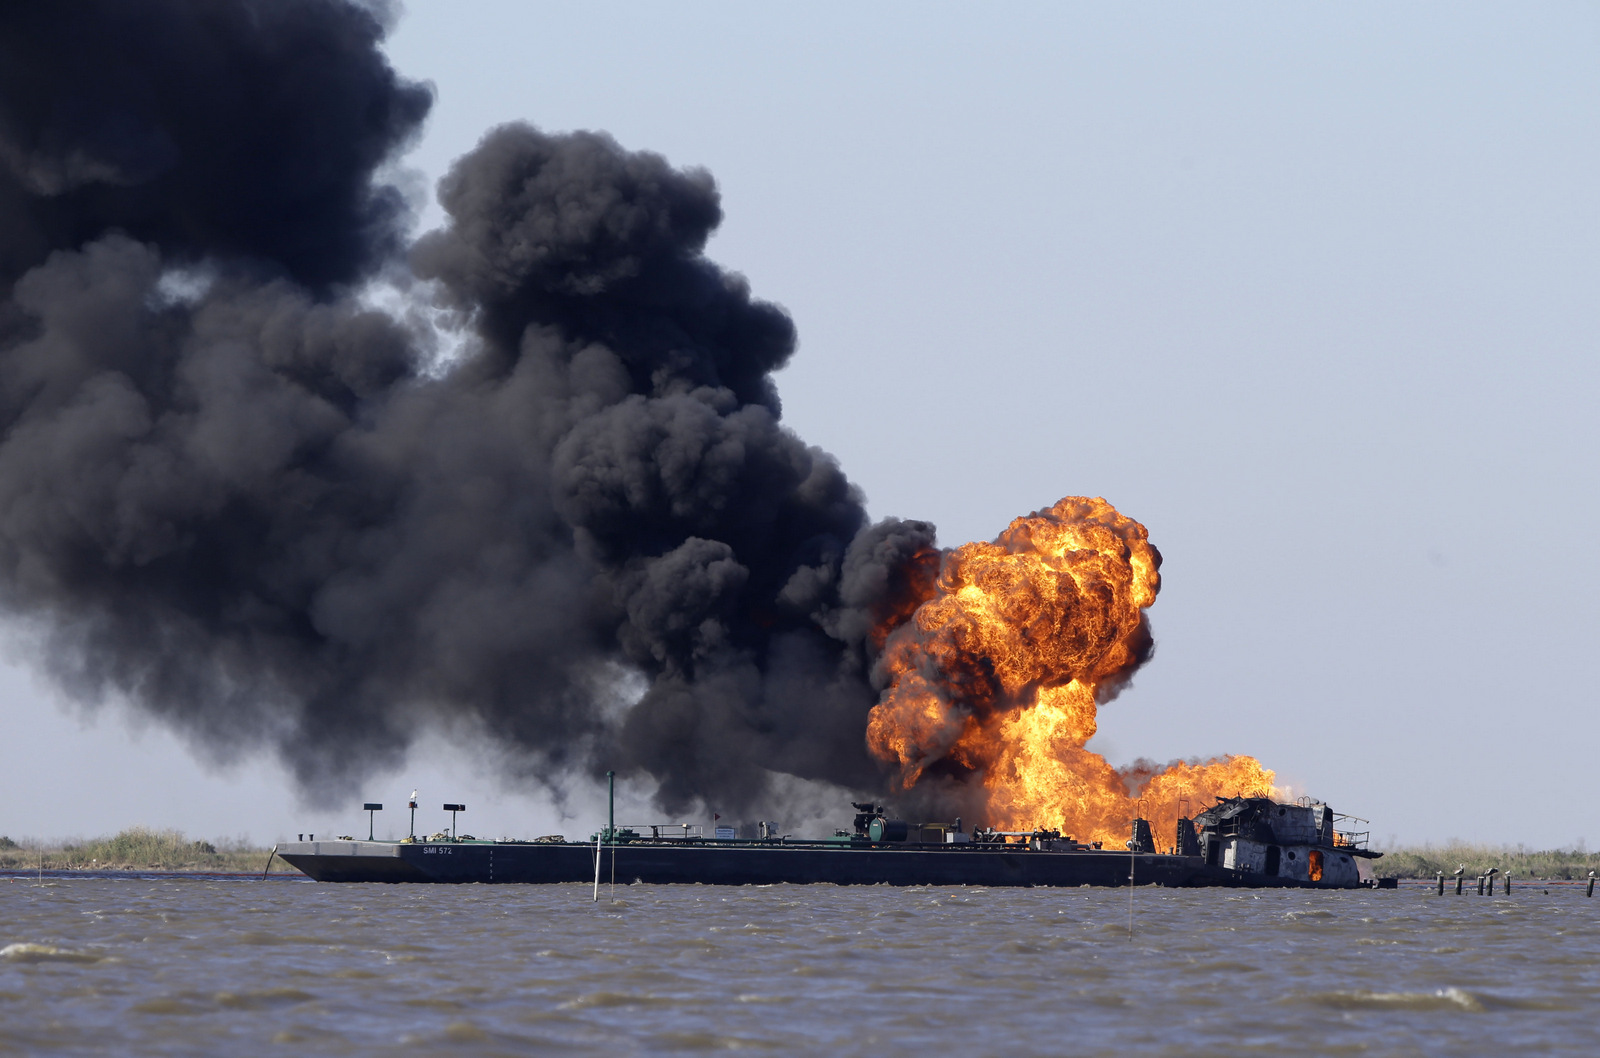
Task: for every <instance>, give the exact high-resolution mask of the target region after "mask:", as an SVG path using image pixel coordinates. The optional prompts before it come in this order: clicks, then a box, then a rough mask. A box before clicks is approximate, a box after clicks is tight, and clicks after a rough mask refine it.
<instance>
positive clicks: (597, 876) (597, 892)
mask: <svg viewBox="0 0 1600 1058" xmlns="http://www.w3.org/2000/svg"><path fill="white" fill-rule="evenodd" d="M594 902H595V903H597V904H598V903H599V902H600V835H599V834H596V835H595V836H594Z"/></svg>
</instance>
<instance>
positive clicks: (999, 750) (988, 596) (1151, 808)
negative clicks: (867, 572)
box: [867, 496, 1274, 845]
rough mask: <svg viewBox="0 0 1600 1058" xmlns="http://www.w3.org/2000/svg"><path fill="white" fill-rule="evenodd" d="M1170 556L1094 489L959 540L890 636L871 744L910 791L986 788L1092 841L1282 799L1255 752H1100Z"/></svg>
mask: <svg viewBox="0 0 1600 1058" xmlns="http://www.w3.org/2000/svg"><path fill="white" fill-rule="evenodd" d="M1160 565H1161V556H1160V553H1159V552H1158V551H1156V549H1155V548H1154V547H1152V546H1151V545H1150V542H1149V538H1148V534H1147V533H1146V531H1145V528H1144V526H1142V525H1140V524H1139V523H1138V522H1136V521H1134V520H1133V519H1131V518H1128V517H1125V516H1124V515H1122V514H1120V513H1118V511H1117V510H1116V509H1115V508H1114V507H1112V506H1111V505H1110V504H1109V503H1107V502H1106V501H1105V500H1103V499H1088V498H1085V497H1081V496H1069V497H1067V498H1066V499H1063V500H1062V501H1060V502H1059V503H1057V504H1056V505H1055V506H1054V507H1051V508H1050V509H1048V510H1044V511H1037V512H1035V513H1033V514H1031V515H1027V516H1025V517H1022V518H1018V519H1016V520H1015V521H1013V522H1012V523H1011V525H1010V526H1009V527H1007V528H1006V530H1005V532H1003V533H1001V534H1000V535H999V536H998V537H997V538H996V539H995V540H994V542H993V543H971V544H966V545H964V546H962V547H959V548H957V549H955V550H954V551H951V552H949V553H948V554H947V555H946V556H945V557H944V561H943V563H942V565H941V567H940V569H939V574H938V578H937V580H936V581H935V582H934V583H933V584H932V586H931V587H930V588H929V589H928V590H927V596H928V597H927V598H926V599H925V600H924V601H922V603H921V604H920V605H919V606H917V608H916V609H915V611H914V612H912V613H911V615H910V617H909V619H906V620H904V621H902V622H900V623H898V626H897V627H893V628H892V631H890V632H889V633H888V635H887V637H886V639H885V640H884V652H883V655H882V658H881V659H880V662H879V665H880V667H881V671H882V672H883V674H884V675H885V676H886V677H887V679H888V684H889V685H888V688H887V690H886V691H885V692H884V694H883V696H882V698H881V700H880V701H879V702H878V704H877V705H876V706H874V707H873V709H872V713H871V715H870V717H869V720H868V727H867V741H868V745H869V747H870V748H871V749H872V751H873V753H874V754H875V755H876V756H878V757H879V758H880V759H881V760H883V761H885V762H887V763H888V764H890V765H891V766H893V767H895V768H897V769H898V783H899V785H900V787H901V788H902V789H910V788H912V787H914V786H916V785H917V784H918V783H919V782H922V781H925V780H927V779H928V778H929V777H930V776H931V775H938V776H941V777H951V778H954V779H955V780H956V781H958V782H961V783H963V784H966V785H968V786H976V787H978V788H980V789H981V791H982V793H983V795H984V800H985V803H986V807H987V812H988V817H989V818H988V819H987V820H986V822H987V823H988V825H990V826H993V827H997V828H999V829H1002V830H1033V829H1036V828H1051V829H1055V828H1060V829H1061V831H1062V832H1063V833H1065V834H1070V835H1072V836H1074V837H1076V838H1077V839H1078V840H1080V841H1103V842H1106V843H1108V844H1113V845H1120V844H1121V842H1122V841H1123V840H1125V839H1126V836H1127V834H1128V828H1129V824H1130V823H1131V821H1132V820H1133V818H1134V817H1135V816H1142V817H1143V818H1146V819H1149V820H1150V821H1151V825H1152V827H1153V828H1154V832H1155V834H1156V835H1157V841H1158V843H1163V844H1165V843H1170V840H1171V838H1170V837H1169V836H1170V835H1172V834H1174V833H1175V830H1176V823H1177V818H1178V816H1179V815H1180V814H1188V815H1191V816H1192V815H1194V814H1195V813H1196V812H1198V811H1200V810H1201V809H1202V808H1204V807H1205V806H1206V805H1207V804H1208V803H1209V802H1210V800H1211V799H1212V798H1215V797H1218V796H1233V795H1241V794H1242V795H1245V796H1270V795H1271V794H1272V793H1273V778H1274V776H1273V773H1272V772H1271V771H1268V770H1266V769H1264V768H1262V767H1261V764H1260V762H1259V761H1257V760H1255V759H1254V758H1253V757H1243V756H1240V757H1223V758H1219V759H1216V760H1211V761H1195V762H1182V761H1180V762H1177V763H1174V764H1171V765H1168V766H1166V767H1164V768H1156V767H1152V766H1149V765H1144V764H1139V765H1134V766H1132V767H1129V768H1125V769H1122V770H1118V769H1116V768H1113V767H1112V766H1111V765H1110V764H1109V763H1107V761H1106V760H1105V758H1103V757H1101V756H1100V755H1099V754H1097V753H1094V752H1092V751H1090V750H1088V749H1086V748H1084V747H1085V744H1086V743H1087V742H1088V741H1089V739H1091V738H1092V737H1094V733H1095V730H1096V727H1097V723H1096V709H1097V700H1101V701H1103V700H1105V699H1107V698H1109V697H1110V696H1111V695H1114V694H1115V693H1116V691H1117V690H1119V689H1120V688H1121V686H1122V685H1123V684H1124V683H1125V682H1126V681H1127V679H1128V677H1129V676H1131V674H1132V673H1133V670H1134V669H1136V668H1138V667H1139V665H1140V664H1142V663H1143V661H1144V660H1145V658H1146V657H1148V656H1149V652H1150V647H1151V643H1152V640H1151V638H1150V631H1149V625H1148V622H1147V621H1146V619H1145V614H1144V611H1145V609H1146V608H1147V607H1149V606H1150V604H1151V603H1153V602H1155V598H1156V593H1157V592H1158V591H1159V590H1160V588H1161V576H1160V573H1159V572H1158V569H1159V567H1160ZM1185 800H1187V802H1188V805H1187V806H1184V805H1183V802H1184V801H1185ZM1185 807H1187V811H1184V808H1185Z"/></svg>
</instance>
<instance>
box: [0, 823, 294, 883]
mask: <svg viewBox="0 0 1600 1058" xmlns="http://www.w3.org/2000/svg"><path fill="white" fill-rule="evenodd" d="M269 851H270V849H268V848H260V847H257V846H254V845H251V844H249V843H247V842H244V841H237V840H236V841H223V842H218V843H212V842H209V841H191V840H190V839H189V838H187V837H185V836H184V835H183V834H181V833H180V832H178V831H176V830H152V829H149V828H147V827H130V828H129V829H127V830H124V831H122V832H121V833H119V834H114V835H112V836H111V837H105V838H95V839H93V840H90V841H60V842H42V843H41V842H35V841H15V840H13V839H11V838H9V837H0V870H9V871H17V870H28V869H30V868H37V867H43V868H44V869H45V870H47V871H48V870H56V871H59V870H119V869H128V870H161V871H223V872H249V871H260V870H261V869H262V867H263V866H264V865H265V864H266V862H267V855H268V853H269ZM272 870H273V872H274V873H278V872H293V870H294V868H292V867H290V866H289V865H288V864H286V863H284V862H283V861H282V860H279V859H277V858H274V859H273V862H272Z"/></svg>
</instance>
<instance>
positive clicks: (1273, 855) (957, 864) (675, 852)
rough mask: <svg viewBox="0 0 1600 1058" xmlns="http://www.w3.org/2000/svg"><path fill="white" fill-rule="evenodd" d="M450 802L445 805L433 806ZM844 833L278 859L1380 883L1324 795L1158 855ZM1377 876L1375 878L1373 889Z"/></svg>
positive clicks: (641, 830)
mask: <svg viewBox="0 0 1600 1058" xmlns="http://www.w3.org/2000/svg"><path fill="white" fill-rule="evenodd" d="M451 807H455V808H458V809H459V807H460V806H446V808H447V809H449V808H451ZM854 808H855V809H856V814H855V819H854V826H853V829H851V830H840V831H836V832H835V833H834V834H833V836H832V837H827V838H820V839H797V838H795V837H793V836H790V835H786V834H781V833H780V832H779V828H778V827H777V825H776V824H772V823H766V822H763V823H760V824H758V825H757V827H756V828H755V830H756V834H755V836H754V837H749V838H740V837H737V836H736V831H735V830H734V829H733V828H731V827H718V828H716V829H715V830H714V832H713V836H711V837H709V838H707V837H706V836H705V835H704V833H703V830H702V828H701V827H699V826H695V825H693V824H683V823H675V824H660V823H658V824H646V825H635V826H622V827H619V826H616V825H615V824H614V823H613V824H608V825H607V826H606V827H605V828H604V829H602V830H601V831H599V832H598V833H596V834H594V835H592V836H591V837H590V839H589V840H588V841H568V840H566V838H565V837H563V836H561V835H550V836H548V837H543V838H537V839H534V840H532V841H515V840H511V839H501V840H499V841H484V840H479V839H476V838H471V837H461V838H457V837H455V836H453V835H451V834H445V833H438V834H434V835H433V836H432V837H429V838H426V839H421V840H418V839H414V838H406V839H403V840H401V841H374V840H371V839H370V838H369V839H368V840H365V841H361V840H356V839H354V838H340V839H339V840H336V841H297V842H292V843H288V844H285V845H282V846H280V848H279V850H278V855H280V856H282V857H283V858H284V859H285V860H287V861H288V862H289V863H290V864H291V865H293V866H294V867H296V868H298V869H299V870H301V871H303V872H305V873H306V874H307V875H309V876H310V877H312V878H314V879H316V880H317V881H319V882H491V883H500V882H547V883H548V882H589V881H592V880H597V879H600V878H602V877H609V878H614V879H615V880H617V881H622V882H644V883H651V884H672V883H686V884H694V883H698V884H705V885H770V884H774V883H796V884H806V883H816V882H827V883H832V884H835V885H878V884H889V885H980V886H1078V885H1099V886H1123V885H1164V886H1176V887H1189V886H1224V887H1232V888H1262V887H1292V888H1302V889H1357V888H1372V887H1378V888H1388V887H1391V885H1392V882H1393V879H1382V880H1374V879H1373V877H1372V874H1371V871H1370V869H1369V864H1370V861H1372V860H1374V859H1376V858H1378V857H1379V856H1381V855H1383V854H1382V853H1381V852H1374V851H1372V850H1371V849H1369V848H1368V847H1367V839H1368V833H1365V832H1363V833H1357V832H1353V831H1350V830H1338V829H1336V824H1337V823H1338V822H1339V821H1341V820H1350V821H1354V822H1356V823H1360V822H1364V821H1362V820H1355V819H1354V817H1344V816H1336V815H1335V814H1334V813H1333V810H1332V809H1331V808H1329V807H1328V806H1327V805H1325V804H1320V803H1317V802H1311V801H1301V802H1296V803H1294V804H1281V803H1279V802H1276V801H1273V800H1271V799H1270V798H1265V797H1233V798H1226V799H1222V800H1219V801H1218V802H1217V803H1216V804H1214V805H1213V806H1211V807H1210V808H1208V809H1206V810H1205V811H1203V812H1201V813H1199V814H1198V815H1197V816H1195V817H1194V818H1193V819H1188V818H1180V819H1179V820H1178V823H1177V833H1176V834H1175V835H1174V844H1173V846H1172V848H1171V851H1169V852H1160V851H1158V850H1157V849H1156V846H1155V842H1154V838H1153V835H1152V833H1151V827H1150V823H1149V821H1148V820H1144V819H1136V820H1134V821H1133V825H1132V837H1131V838H1130V840H1129V841H1128V842H1127V843H1126V848H1124V849H1120V850H1119V849H1108V848H1102V847H1100V845H1099V844H1098V843H1096V844H1085V843H1082V842H1078V841H1074V840H1073V839H1072V838H1071V837H1064V836H1063V835H1062V834H1061V833H1060V832H1059V831H1053V830H1034V831H998V830H992V829H985V828H975V829H973V830H972V831H971V832H967V831H965V830H963V829H962V826H961V821H960V820H959V819H958V820H955V821H954V822H953V823H909V822H906V821H905V820H899V819H890V818H888V816H887V815H886V814H885V812H884V809H883V808H882V807H881V806H879V805H874V804H871V803H867V802H862V803H858V804H855V805H854ZM1386 883H1389V884H1386Z"/></svg>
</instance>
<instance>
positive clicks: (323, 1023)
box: [0, 877, 1600, 1056]
mask: <svg viewBox="0 0 1600 1058" xmlns="http://www.w3.org/2000/svg"><path fill="white" fill-rule="evenodd" d="M1128 897H1129V894H1128V891H1127V890H1106V889H1071V890H1042V889H1034V890H1017V889H1009V890H1008V889H928V888H913V889H891V888H888V887H882V886H880V887H873V888H836V887H833V886H821V885H819V886H770V887H763V888H719V887H709V886H706V887H703V886H677V887H673V886H645V885H635V886H619V887H618V888H617V889H616V898H615V902H613V901H612V900H611V899H610V897H609V896H608V894H607V891H606V890H605V889H604V888H602V890H601V901H600V903H599V904H594V903H591V902H590V892H589V890H588V888H586V887H583V886H570V885H561V886H509V885H508V886H476V885H473V886H384V885H318V884H316V883H312V882H298V881H268V882H257V881H244V880H216V879H211V880H203V879H184V878H61V879H51V878H49V877H46V878H45V879H44V880H43V884H42V885H41V884H39V882H38V880H37V879H34V878H3V879H0V1054H3V1053H16V1054H41V1053H43V1054H48V1053H68V1054H150V1055H157V1054H174V1055H180V1054H181V1055H229V1054H249V1055H258V1054H286V1055H288V1054H315V1055H321V1054H339V1055H344V1054H386V1055H387V1054H474V1055H475V1054H537V1053H604V1054H608V1055H614V1054H644V1053H657V1052H663V1051H669V1052H670V1051H676V1052H695V1051H717V1050H729V1049H752V1050H768V1051H773V1052H779V1053H813V1054H824V1053H833V1054H846V1055H873V1056H880V1055H901V1054H907V1055H918V1054H920V1055H927V1054H956V1053H961V1054H985V1055H988V1054H1000V1055H1009V1054H1074V1055H1080V1054H1085V1055H1086V1054H1112V1053H1116V1054H1128V1053H1139V1054H1172V1055H1193V1054H1230V1055H1235V1054H1241V1053H1243V1054H1250V1053H1270V1054H1274V1055H1277V1054H1283V1053H1313V1054H1324V1053H1349V1052H1360V1053H1377V1054H1408V1053H1411V1054H1415V1053H1430V1054H1431V1053H1446V1052H1453V1053H1460V1054H1493V1053H1506V1052H1509V1051H1512V1050H1517V1051H1528V1052H1534V1053H1543V1054H1558V1053H1574V1054H1576V1053H1583V1054H1592V1053H1594V1051H1595V1045H1596V1042H1597V1040H1600V1027H1597V1026H1600V1003H1597V999H1600V900H1589V899H1585V897H1584V896H1583V891H1582V890H1581V889H1577V890H1568V889H1561V890H1552V891H1551V893H1550V895H1545V893H1544V892H1543V891H1542V890H1540V889H1524V890H1521V891H1518V892H1516V893H1514V894H1513V895H1512V896H1510V897H1505V896H1496V897H1476V896H1470V895H1469V896H1463V897H1456V896H1454V895H1446V896H1444V897H1438V896H1435V895H1433V893H1432V892H1431V891H1423V890H1419V889H1402V890H1400V891H1398V892H1393V891H1388V892H1373V891H1363V892H1341V893H1311V892H1294V891H1273V892H1243V891H1219V890H1213V891H1203V890H1202V891H1173V890H1161V889H1154V888H1141V889H1137V890H1135V891H1134V893H1133V906H1134V935H1133V939H1132V940H1131V941H1130V940H1129V937H1128V907H1129V899H1128Z"/></svg>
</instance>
